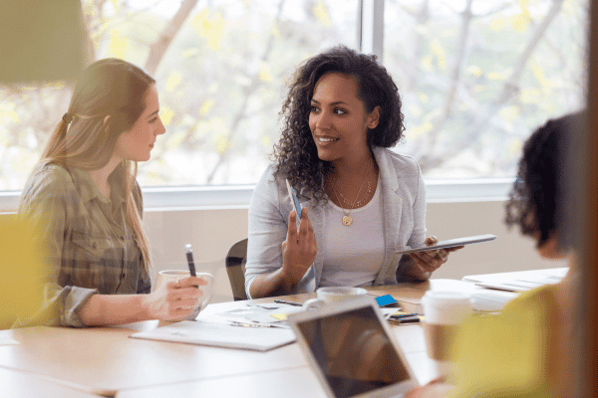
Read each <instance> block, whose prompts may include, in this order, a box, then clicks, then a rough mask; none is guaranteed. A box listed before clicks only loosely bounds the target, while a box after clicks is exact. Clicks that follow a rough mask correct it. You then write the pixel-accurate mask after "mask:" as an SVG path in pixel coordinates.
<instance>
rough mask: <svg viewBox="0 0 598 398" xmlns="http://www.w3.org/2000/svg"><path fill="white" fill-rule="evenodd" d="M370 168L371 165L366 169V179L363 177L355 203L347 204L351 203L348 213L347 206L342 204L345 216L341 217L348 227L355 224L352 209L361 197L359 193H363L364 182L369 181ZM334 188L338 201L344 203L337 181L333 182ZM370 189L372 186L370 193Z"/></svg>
mask: <svg viewBox="0 0 598 398" xmlns="http://www.w3.org/2000/svg"><path fill="white" fill-rule="evenodd" d="M369 170H370V169H369V167H368V169H367V171H366V178H364V179H363V182H362V183H361V186H360V187H359V191H357V196H356V197H355V200H354V201H353V203H348V202H347V204H349V212H348V213H347V212H346V211H345V208H344V207H342V206H340V208H341V210H342V211H343V213H344V216H343V218H342V219H341V222H342V223H343V225H344V226H346V227H349V226H350V225H351V224H353V219H352V218H351V211H352V210H353V208H354V207H355V205H356V204H357V199H359V194H360V193H361V189H362V188H363V185H364V184H365V182H366V181H367V172H368V171H369ZM332 190H333V191H334V195H335V196H336V200H338V203H339V204H340V203H342V202H341V200H340V198H339V195H340V196H342V195H341V193H340V192H339V190H338V188H337V187H336V184H335V183H332ZM370 191H371V188H370V190H369V191H368V193H369V192H370ZM366 196H367V195H366ZM343 198H344V197H343ZM359 203H361V202H359Z"/></svg>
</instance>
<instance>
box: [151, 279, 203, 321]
mask: <svg viewBox="0 0 598 398" xmlns="http://www.w3.org/2000/svg"><path fill="white" fill-rule="evenodd" d="M207 284H208V282H207V281H205V280H203V279H202V278H199V277H196V276H190V277H187V278H181V279H178V280H176V281H169V282H167V283H164V284H162V285H161V286H159V287H158V288H157V289H156V290H155V291H154V292H152V293H150V294H148V295H146V296H144V299H143V300H144V306H145V308H146V311H147V313H148V316H149V318H151V319H159V320H162V321H178V320H182V319H185V318H186V317H188V316H189V315H191V313H192V312H193V311H194V309H195V308H197V306H198V304H199V303H198V299H199V298H200V297H201V295H202V294H203V292H202V291H201V290H200V289H197V288H196V287H197V286H203V285H207Z"/></svg>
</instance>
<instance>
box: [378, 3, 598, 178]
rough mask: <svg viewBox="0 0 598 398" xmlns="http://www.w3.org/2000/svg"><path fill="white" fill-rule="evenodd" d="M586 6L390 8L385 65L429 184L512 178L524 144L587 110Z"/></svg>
mask: <svg viewBox="0 0 598 398" xmlns="http://www.w3.org/2000/svg"><path fill="white" fill-rule="evenodd" d="M588 7H589V4H588V2H587V1H586V0H572V1H561V0H536V1H523V0H522V1H512V0H485V1H479V0H476V1H473V0H462V1H443V0H418V1H413V0H387V1H386V2H385V8H384V29H385V31H384V64H385V66H386V67H387V68H388V70H389V71H391V73H392V75H393V78H394V79H395V81H396V82H397V84H398V86H399V91H400V92H401V94H402V96H403V100H404V102H403V106H404V108H403V113H404V114H405V124H406V127H407V130H406V132H405V137H406V138H405V142H404V145H402V146H399V148H398V150H399V151H401V152H402V153H407V154H411V155H413V156H414V157H415V158H417V159H418V160H419V162H420V165H421V167H422V171H423V172H424V176H425V177H426V179H427V180H430V179H453V178H480V177H512V176H513V175H514V174H515V172H516V166H517V165H516V162H517V160H518V159H519V157H520V155H521V147H522V143H523V142H524V141H525V139H526V138H527V137H528V136H529V135H530V133H531V132H532V131H533V130H534V129H535V128H537V127H539V126H540V125H541V124H543V123H544V122H545V121H546V120H547V119H548V118H551V117H558V116H561V115H563V114H565V113H568V112H572V111H576V110H579V109H581V108H582V107H583V106H584V103H585V98H584V88H585V75H584V72H585V71H584V65H585V56H584V54H585V48H586V28H587V23H586V20H587V15H588Z"/></svg>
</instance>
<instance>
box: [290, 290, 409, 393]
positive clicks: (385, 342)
mask: <svg viewBox="0 0 598 398" xmlns="http://www.w3.org/2000/svg"><path fill="white" fill-rule="evenodd" d="M288 321H289V323H290V324H291V327H292V328H293V331H294V332H295V334H296V336H297V343H298V344H299V346H300V347H301V350H302V351H303V353H304V355H305V356H306V357H307V359H308V362H309V364H310V366H311V368H312V369H313V370H314V372H315V373H316V375H317V377H318V380H319V381H320V384H321V385H322V387H323V388H324V390H325V391H326V394H327V395H328V397H330V398H349V397H352V398H353V397H355V398H366V397H367V398H369V397H395V396H396V397H402V396H403V394H404V393H406V392H407V391H409V390H411V389H412V388H414V387H417V386H418V385H419V384H418V382H417V379H416V378H415V375H414V373H413V371H412V369H411V367H410V366H409V363H408V362H407V360H406V358H405V355H404V354H403V352H402V351H401V349H400V347H399V345H398V344H397V342H396V341H395V339H394V336H393V334H392V332H391V330H390V327H389V326H388V322H387V321H386V320H385V319H384V318H383V316H382V314H381V312H380V309H379V308H378V305H377V303H376V301H375V300H374V299H373V298H372V297H369V296H362V297H361V296H360V297H357V298H355V299H347V300H344V301H341V302H338V303H334V304H327V305H324V306H322V307H321V308H318V309H315V310H310V311H304V312H299V313H295V314H290V315H289V317H288Z"/></svg>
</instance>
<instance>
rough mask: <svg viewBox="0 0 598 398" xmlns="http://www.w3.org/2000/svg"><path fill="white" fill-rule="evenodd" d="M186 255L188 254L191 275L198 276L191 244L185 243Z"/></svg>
mask: <svg viewBox="0 0 598 398" xmlns="http://www.w3.org/2000/svg"><path fill="white" fill-rule="evenodd" d="M185 249H187V250H186V255H187V264H189V273H190V274H191V276H197V274H196V273H195V263H194V262H193V250H191V245H190V244H187V245H185Z"/></svg>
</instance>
